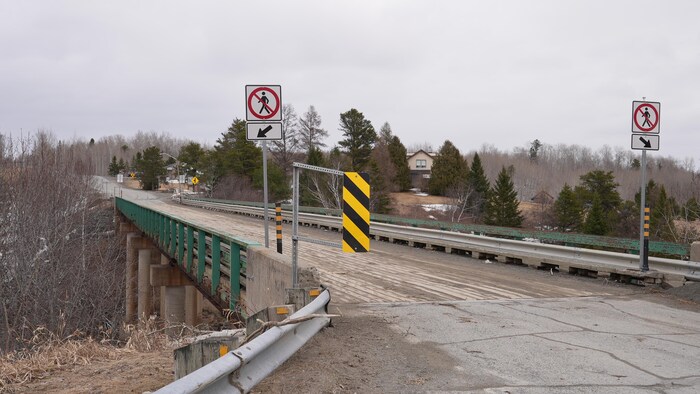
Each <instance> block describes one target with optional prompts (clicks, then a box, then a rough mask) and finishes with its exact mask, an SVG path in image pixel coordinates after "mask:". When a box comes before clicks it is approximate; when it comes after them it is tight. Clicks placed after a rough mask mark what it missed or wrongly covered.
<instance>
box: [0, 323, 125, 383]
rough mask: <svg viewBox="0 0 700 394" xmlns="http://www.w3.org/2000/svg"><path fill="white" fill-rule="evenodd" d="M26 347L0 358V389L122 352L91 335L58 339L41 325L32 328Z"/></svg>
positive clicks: (122, 350) (109, 357) (116, 355)
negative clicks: (90, 336) (32, 334)
mask: <svg viewBox="0 0 700 394" xmlns="http://www.w3.org/2000/svg"><path fill="white" fill-rule="evenodd" d="M29 345H30V346H29V347H28V349H27V350H22V351H17V352H12V353H9V354H6V355H3V356H2V357H0V392H2V391H4V390H6V389H7V390H9V387H10V386H12V385H19V384H24V383H27V382H30V381H32V380H34V379H37V378H40V377H43V376H46V375H48V374H49V373H51V372H52V371H54V370H56V369H60V368H64V367H66V366H72V365H88V364H90V363H91V362H92V361H93V360H96V359H115V358H117V357H119V355H120V353H121V352H124V351H127V350H124V349H118V348H116V347H114V346H113V345H110V344H104V343H99V342H96V341H95V340H94V339H92V338H79V336H78V335H76V336H72V335H71V336H69V337H68V338H64V339H61V338H58V337H56V336H55V335H54V334H52V333H50V332H48V331H47V330H45V329H44V328H41V327H40V328H38V329H36V330H34V336H33V337H32V338H31V340H30V344H29Z"/></svg>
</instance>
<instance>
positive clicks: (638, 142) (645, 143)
mask: <svg viewBox="0 0 700 394" xmlns="http://www.w3.org/2000/svg"><path fill="white" fill-rule="evenodd" d="M632 149H634V150H659V135H658V134H632Z"/></svg>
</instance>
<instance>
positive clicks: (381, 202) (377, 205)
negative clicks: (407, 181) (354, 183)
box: [369, 159, 391, 213]
mask: <svg viewBox="0 0 700 394" xmlns="http://www.w3.org/2000/svg"><path fill="white" fill-rule="evenodd" d="M386 183H387V180H386V179H385V176H384V171H382V169H381V168H380V167H379V164H377V162H376V161H375V160H374V159H372V160H370V161H369V184H370V190H371V193H370V200H369V205H370V211H371V212H375V213H389V212H391V198H390V197H389V192H388V186H387V184H386Z"/></svg>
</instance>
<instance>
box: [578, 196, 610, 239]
mask: <svg viewBox="0 0 700 394" xmlns="http://www.w3.org/2000/svg"><path fill="white" fill-rule="evenodd" d="M609 231H610V226H609V225H608V221H607V219H606V215H605V212H604V211H603V203H602V201H601V198H600V196H599V195H598V194H597V193H596V194H594V195H593V201H592V203H591V208H590V209H589V210H588V215H586V221H585V222H584V223H583V232H584V233H586V234H593V235H606V234H607V233H608V232H609Z"/></svg>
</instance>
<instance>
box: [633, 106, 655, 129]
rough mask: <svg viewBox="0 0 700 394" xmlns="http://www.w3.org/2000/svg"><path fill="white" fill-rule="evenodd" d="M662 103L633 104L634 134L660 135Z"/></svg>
mask: <svg viewBox="0 0 700 394" xmlns="http://www.w3.org/2000/svg"><path fill="white" fill-rule="evenodd" d="M660 120H661V103H657V102H651V101H633V102H632V132H633V133H651V134H658V133H659V131H661V127H660V123H661V122H660Z"/></svg>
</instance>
